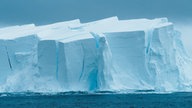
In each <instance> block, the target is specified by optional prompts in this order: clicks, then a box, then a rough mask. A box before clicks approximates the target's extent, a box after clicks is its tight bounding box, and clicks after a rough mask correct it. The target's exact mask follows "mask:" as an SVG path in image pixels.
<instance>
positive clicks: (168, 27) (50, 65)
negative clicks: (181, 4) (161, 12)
mask: <svg viewBox="0 0 192 108" xmlns="http://www.w3.org/2000/svg"><path fill="white" fill-rule="evenodd" d="M0 33H1V34H0V59H1V61H0V73H1V76H0V84H1V85H2V86H0V91H12V92H15V91H28V90H29V91H37V92H53V91H54V92H61V91H98V90H99V91H103V90H109V91H122V90H123V91H132V90H133V91H135V90H156V91H182V90H183V91H184V90H188V91H190V90H192V88H191V85H192V77H191V70H192V69H191V68H192V62H191V58H190V56H188V55H187V53H186V51H185V50H184V47H183V44H182V41H181V39H180V33H179V32H178V31H175V30H174V27H173V24H172V23H170V22H168V20H167V18H158V19H153V20H149V19H134V20H118V18H117V17H111V18H106V19H103V20H98V21H94V22H89V23H84V24H81V23H80V21H79V20H72V21H66V22H61V23H55V24H49V25H42V26H35V25H34V24H30V25H24V26H13V27H8V28H2V29H0ZM21 78H22V79H23V80H24V81H22V79H21Z"/></svg>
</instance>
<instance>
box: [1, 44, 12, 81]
mask: <svg viewBox="0 0 192 108" xmlns="http://www.w3.org/2000/svg"><path fill="white" fill-rule="evenodd" d="M0 55H1V56H0V60H1V61H0V74H1V77H0V84H3V83H5V81H6V78H7V76H8V75H9V74H10V73H11V71H12V65H11V64H10V58H9V53H8V51H7V48H6V45H5V41H4V40H0Z"/></svg>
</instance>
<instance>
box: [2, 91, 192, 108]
mask: <svg viewBox="0 0 192 108" xmlns="http://www.w3.org/2000/svg"><path fill="white" fill-rule="evenodd" d="M0 108H192V93H190V92H177V93H122V94H121V93H118V94H117V93H86V92H65V93H32V92H24V93H0Z"/></svg>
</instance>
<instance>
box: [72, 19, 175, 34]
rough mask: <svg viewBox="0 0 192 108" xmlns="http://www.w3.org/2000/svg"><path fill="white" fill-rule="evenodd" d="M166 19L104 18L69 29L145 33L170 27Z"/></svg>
mask: <svg viewBox="0 0 192 108" xmlns="http://www.w3.org/2000/svg"><path fill="white" fill-rule="evenodd" d="M171 24H172V23H171V22H168V19H167V18H156V19H151V20H150V19H144V18H143V19H132V20H118V18H117V17H111V18H106V19H102V20H98V21H94V22H90V23H84V24H81V25H76V26H70V28H71V29H85V30H87V31H90V32H97V33H107V32H123V31H139V30H140V31H145V30H148V29H152V28H159V27H163V26H167V25H171Z"/></svg>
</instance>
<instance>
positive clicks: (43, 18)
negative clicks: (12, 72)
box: [0, 0, 192, 24]
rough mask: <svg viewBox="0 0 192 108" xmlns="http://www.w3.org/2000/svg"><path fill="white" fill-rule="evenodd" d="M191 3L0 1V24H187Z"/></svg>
mask: <svg viewBox="0 0 192 108" xmlns="http://www.w3.org/2000/svg"><path fill="white" fill-rule="evenodd" d="M191 4H192V1H191V0H0V22H1V23H4V24H26V23H35V24H46V23H53V22H58V21H65V20H71V19H77V18H80V19H81V21H82V22H87V21H93V20H97V19H102V18H106V17H110V16H118V17H119V18H120V19H133V18H144V17H145V18H155V17H168V18H169V19H171V20H174V21H175V20H179V19H182V20H188V19H189V18H190V17H191V16H192V14H191V10H192V6H191Z"/></svg>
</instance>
